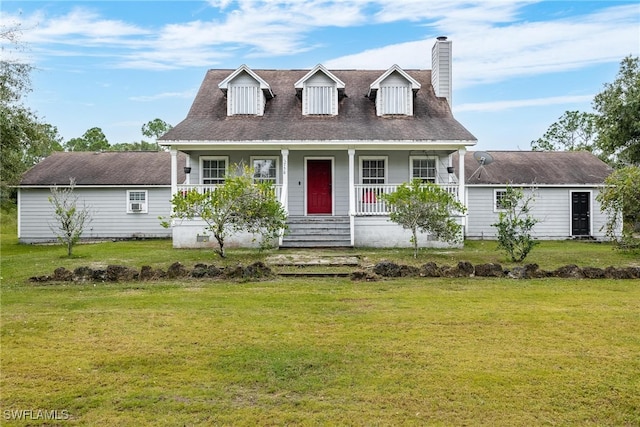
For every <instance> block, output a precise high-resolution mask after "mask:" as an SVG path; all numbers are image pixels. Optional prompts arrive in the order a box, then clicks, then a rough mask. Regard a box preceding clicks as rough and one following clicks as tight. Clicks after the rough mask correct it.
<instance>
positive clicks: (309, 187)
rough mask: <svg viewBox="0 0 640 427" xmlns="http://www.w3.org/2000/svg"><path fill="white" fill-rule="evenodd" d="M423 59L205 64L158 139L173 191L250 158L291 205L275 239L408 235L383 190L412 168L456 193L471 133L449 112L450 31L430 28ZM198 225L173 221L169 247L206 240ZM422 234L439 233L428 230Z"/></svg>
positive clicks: (385, 239)
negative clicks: (375, 63) (305, 66)
mask: <svg viewBox="0 0 640 427" xmlns="http://www.w3.org/2000/svg"><path fill="white" fill-rule="evenodd" d="M425 59H427V58H425ZM431 59H432V69H431V70H404V69H402V68H400V67H399V66H397V65H392V66H391V67H390V68H389V69H387V70H329V69H327V68H326V67H324V66H323V65H321V64H320V65H317V66H315V67H314V68H312V69H311V70H262V69H260V70H258V69H251V68H249V67H248V66H246V65H242V66H240V67H239V68H237V69H235V70H231V69H227V70H224V69H214V70H209V71H208V72H207V73H206V75H205V77H204V81H203V83H202V85H201V87H200V89H199V91H198V93H197V95H196V97H195V100H194V102H193V104H192V106H191V109H190V111H189V112H188V114H187V116H186V118H185V119H184V120H183V121H182V122H181V123H179V124H178V125H176V126H175V127H174V128H173V129H171V130H170V131H169V132H168V133H167V134H165V135H164V136H163V137H162V138H161V139H160V143H161V144H162V145H163V146H165V147H167V148H168V149H169V151H170V153H171V191H172V193H173V194H176V193H178V192H183V191H188V190H191V189H197V190H198V191H209V190H211V189H213V188H214V187H215V186H216V185H219V184H221V183H222V182H223V181H224V177H225V174H227V173H228V171H229V168H230V167H231V166H232V165H235V164H244V165H249V166H251V167H252V168H254V169H255V174H256V175H255V178H256V179H260V180H270V181H272V182H273V184H274V185H275V188H276V191H277V197H278V198H279V200H280V202H281V203H282V205H283V206H284V208H285V210H286V211H287V213H288V218H289V220H288V226H289V230H288V233H287V234H286V235H285V236H284V237H283V238H282V239H281V241H280V242H279V244H280V247H304V246H378V247H394V246H409V245H410V242H409V236H410V235H409V233H408V232H407V231H405V230H403V229H402V228H401V227H400V226H398V225H396V224H394V223H391V222H390V221H389V220H388V219H389V216H388V214H389V208H388V206H386V205H385V203H384V202H383V201H382V200H381V199H380V197H379V196H380V194H382V193H390V192H392V191H394V189H395V188H396V187H397V186H398V185H400V184H401V183H403V182H409V181H411V180H412V179H413V178H419V179H422V180H423V181H425V182H432V183H436V184H438V185H441V186H443V187H444V188H446V189H447V191H449V192H450V193H452V194H454V195H455V196H456V197H457V198H459V199H461V200H462V199H463V197H464V196H463V195H464V194H465V189H464V186H465V179H464V176H461V177H460V179H457V180H456V179H454V177H453V173H452V171H453V164H452V155H453V154H458V156H457V158H458V160H457V162H458V165H457V168H458V170H460V171H464V170H465V166H464V162H465V156H464V153H465V151H466V149H467V147H469V146H473V145H474V144H476V138H475V137H474V136H473V135H472V134H471V133H470V132H469V131H468V130H467V129H465V127H464V126H462V125H461V124H460V123H459V122H458V121H456V119H455V118H454V117H453V115H452V112H451V99H452V97H451V90H452V87H451V73H452V70H451V65H452V55H451V41H450V40H447V38H446V37H439V38H438V39H437V40H436V41H435V44H434V46H433V49H432V57H431ZM179 153H180V154H184V155H186V160H185V161H184V162H182V161H180V160H179ZM182 171H187V172H189V173H187V174H186V180H184V181H183V180H182V179H181V177H180V172H182ZM462 175H463V174H462ZM458 220H459V221H460V222H464V217H462V216H461V217H459V218H458ZM204 226H205V224H204V223H203V222H202V221H198V220H191V221H186V220H185V221H175V222H174V223H173V227H172V229H173V236H172V237H173V245H174V247H180V248H184V247H200V246H204V245H208V244H211V243H212V242H209V243H207V238H206V234H207V233H206V232H205V231H204ZM250 237H251V236H236V237H234V238H233V239H231V240H230V241H229V243H228V244H229V245H234V244H235V245H249V244H251V238H250ZM421 243H422V244H424V245H425V246H429V245H430V246H436V245H441V242H437V241H433V240H430V239H429V236H423V237H422V239H421Z"/></svg>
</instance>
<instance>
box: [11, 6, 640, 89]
mask: <svg viewBox="0 0 640 427" xmlns="http://www.w3.org/2000/svg"><path fill="white" fill-rule="evenodd" d="M530 3H535V1H497V0H477V1H464V0H456V1H446V2H445V1H442V2H425V1H424V0H404V1H397V0H394V1H391V0H337V1H328V0H309V1H304V2H303V1H291V0H272V1H255V0H236V1H229V0H210V1H209V3H208V4H209V6H210V7H212V8H215V9H217V10H218V11H219V14H217V15H216V18H215V19H211V20H193V21H189V22H175V23H170V24H166V25H163V26H161V27H159V28H154V27H152V26H146V27H143V26H141V25H138V24H132V23H129V22H125V21H123V20H117V19H106V18H104V17H103V16H101V15H99V14H98V13H97V12H95V11H93V10H91V9H88V8H74V9H72V10H71V11H70V12H68V13H67V14H63V15H59V16H47V15H46V14H45V13H44V12H39V13H35V14H32V15H30V16H27V17H22V16H17V15H13V16H11V15H7V16H4V17H2V21H3V22H4V21H5V20H7V21H8V20H18V21H22V25H23V28H29V31H25V34H24V41H25V42H27V43H29V44H31V45H33V46H34V49H33V51H34V53H35V54H37V55H39V56H41V57H42V56H63V55H69V56H83V57H87V56H90V55H95V57H96V58H99V57H102V58H104V59H105V60H104V61H102V63H101V64H100V65H102V66H110V67H116V68H132V69H148V70H170V69H176V68H184V67H202V66H207V67H209V66H212V65H214V64H216V63H219V62H221V61H223V60H225V59H226V58H230V57H235V56H238V52H239V51H242V55H243V56H245V57H257V56H271V57H273V56H288V55H293V54H298V53H301V52H305V51H308V50H312V49H314V48H316V47H317V43H318V41H317V40H316V39H314V41H313V42H310V41H309V38H310V36H312V35H313V32H314V31H316V30H319V29H326V28H330V27H358V26H365V25H369V24H384V23H396V22H406V21H412V22H416V23H419V24H422V25H424V26H425V33H424V34H433V35H432V36H430V37H428V38H427V39H419V40H414V41H410V42H406V43H401V44H395V45H388V46H384V47H381V48H377V49H370V50H366V51H363V52H359V53H355V54H352V55H346V56H342V57H338V58H334V59H331V60H329V61H325V62H324V64H325V65H326V66H328V67H329V68H365V69H367V68H368V69H372V68H376V69H387V68H388V66H389V64H393V63H397V64H398V65H400V66H401V67H403V68H430V66H431V59H430V54H431V45H432V44H433V39H434V37H435V36H436V35H441V34H443V35H448V36H449V37H450V38H451V39H452V40H454V46H453V52H454V61H455V64H456V66H455V70H454V85H455V87H456V89H459V88H461V87H464V86H469V85H476V84H484V83H490V82H497V81H501V80H504V79H507V78H511V77H519V76H528V75H534V74H540V73H550V72H558V71H565V70H575V69H579V68H581V67H584V66H587V65H592V64H596V63H603V62H613V61H616V62H617V61H619V60H620V59H621V58H622V57H624V56H625V55H627V54H629V53H637V52H638V50H639V46H638V37H639V36H640V34H639V30H638V17H639V15H640V13H639V8H638V7H637V6H635V5H631V6H615V5H616V3H611V4H612V5H613V6H611V7H605V6H604V5H606V6H608V5H609V4H608V3H605V2H602V3H601V4H602V5H603V9H602V10H601V11H600V12H596V13H591V14H585V15H582V16H576V15H574V16H572V17H571V18H570V19H560V18H558V19H556V20H548V21H546V22H528V21H523V20H522V17H521V16H520V14H521V13H522V12H523V7H524V6H527V5H529V4H530ZM88 48H93V49H88ZM240 61H242V59H240Z"/></svg>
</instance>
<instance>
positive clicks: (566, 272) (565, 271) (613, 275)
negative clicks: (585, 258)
mask: <svg viewBox="0 0 640 427" xmlns="http://www.w3.org/2000/svg"><path fill="white" fill-rule="evenodd" d="M372 272H373V273H374V274H375V276H378V277H384V278H388V277H506V278H511V279H539V278H544V277H559V278H566V279H640V267H607V268H597V267H578V266H577V265H575V264H569V265H565V266H562V267H559V268H557V269H555V270H551V271H549V270H542V269H540V267H539V266H538V264H525V265H523V266H517V267H513V268H511V269H508V268H503V267H502V266H501V265H500V264H496V263H487V264H478V265H475V266H474V265H473V264H471V263H470V262H466V261H461V262H459V263H458V264H457V265H455V266H449V265H442V266H438V265H437V264H436V263H435V262H428V263H426V264H424V265H423V266H422V267H420V268H417V267H413V266H406V265H400V264H396V263H394V262H391V261H381V262H379V263H377V264H376V265H375V266H373V268H372ZM363 277H364V278H366V280H372V279H374V277H371V275H363V274H362V273H359V274H355V273H354V274H353V275H352V278H353V279H354V280H364V279H363Z"/></svg>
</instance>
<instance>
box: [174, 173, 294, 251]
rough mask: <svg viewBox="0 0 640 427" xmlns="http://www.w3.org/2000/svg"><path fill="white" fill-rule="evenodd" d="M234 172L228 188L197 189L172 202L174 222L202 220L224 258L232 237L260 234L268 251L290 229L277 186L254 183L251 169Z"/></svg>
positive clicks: (229, 177) (223, 186) (222, 186)
mask: <svg viewBox="0 0 640 427" xmlns="http://www.w3.org/2000/svg"><path fill="white" fill-rule="evenodd" d="M232 170H236V171H238V172H237V173H236V174H229V175H227V176H226V177H225V181H224V184H222V185H219V186H217V187H216V188H215V189H214V190H213V191H209V192H199V191H198V190H196V189H193V190H191V191H189V192H187V193H186V194H176V195H174V197H173V199H172V200H171V203H172V204H173V214H172V215H171V217H172V219H193V218H196V217H198V218H201V219H202V220H203V221H204V222H205V223H206V224H207V230H208V231H210V232H211V233H212V234H213V236H214V237H215V239H216V241H217V243H218V248H217V249H216V253H217V254H218V255H220V256H221V257H223V258H224V257H225V248H224V243H225V240H226V238H227V237H229V236H230V235H232V234H234V233H237V232H240V231H246V232H248V233H252V234H260V235H261V236H262V240H261V242H260V244H261V247H267V246H269V245H270V243H271V242H272V240H273V239H275V238H277V237H279V236H280V234H281V233H282V232H283V231H284V230H285V229H286V226H287V225H286V220H287V215H286V212H285V211H284V208H283V207H282V205H281V204H280V202H278V200H277V199H276V196H275V191H274V188H273V185H272V184H271V183H270V182H254V181H253V170H252V169H250V168H248V167H244V168H241V167H238V166H232ZM163 225H165V226H166V225H167V224H166V223H164V224H163Z"/></svg>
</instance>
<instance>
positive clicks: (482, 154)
mask: <svg viewBox="0 0 640 427" xmlns="http://www.w3.org/2000/svg"><path fill="white" fill-rule="evenodd" d="M473 158H474V159H476V162H478V165H479V166H478V169H476V170H475V171H474V172H473V173H472V174H471V176H469V180H471V178H473V176H474V175H475V174H476V173H477V174H478V176H477V179H480V175H481V174H482V170H483V169H484V167H485V166H486V165H489V164H491V163H493V156H492V155H491V154H489V153H487V152H486V151H476V152H474V153H473Z"/></svg>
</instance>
